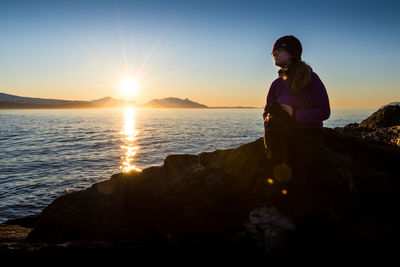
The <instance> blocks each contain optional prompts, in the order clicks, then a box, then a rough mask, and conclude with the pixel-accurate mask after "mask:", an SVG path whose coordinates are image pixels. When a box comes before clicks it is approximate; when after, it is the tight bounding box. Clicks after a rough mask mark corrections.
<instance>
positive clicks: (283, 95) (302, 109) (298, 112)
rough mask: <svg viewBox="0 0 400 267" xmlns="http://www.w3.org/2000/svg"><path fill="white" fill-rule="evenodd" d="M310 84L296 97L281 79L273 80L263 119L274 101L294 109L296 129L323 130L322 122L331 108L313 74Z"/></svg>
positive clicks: (322, 86)
mask: <svg viewBox="0 0 400 267" xmlns="http://www.w3.org/2000/svg"><path fill="white" fill-rule="evenodd" d="M311 78H312V80H311V82H310V84H309V85H308V86H307V87H306V88H305V89H304V91H303V92H301V93H300V94H298V95H294V94H291V93H290V92H289V89H288V88H287V87H286V86H285V84H284V81H283V79H282V78H281V77H279V78H277V79H275V80H274V81H273V82H272V84H271V87H270V88H269V91H268V95H267V101H266V105H265V107H264V112H263V119H264V120H265V117H266V116H267V114H268V111H269V107H270V106H271V104H272V103H273V102H274V101H277V102H278V103H280V104H287V105H291V106H292V108H293V109H294V125H295V127H298V128H321V129H322V128H323V124H322V121H324V120H326V119H328V118H329V116H330V115H331V108H330V105H329V98H328V93H327V92H326V88H325V86H324V84H323V83H322V81H321V79H320V78H319V77H318V75H317V74H316V73H315V72H312V74H311Z"/></svg>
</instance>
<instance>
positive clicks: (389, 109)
mask: <svg viewBox="0 0 400 267" xmlns="http://www.w3.org/2000/svg"><path fill="white" fill-rule="evenodd" d="M398 125H400V105H388V106H385V107H383V108H381V109H379V110H377V111H376V112H374V113H373V114H372V115H371V116H369V117H368V118H366V119H365V120H363V121H362V122H361V123H360V126H361V127H368V128H381V127H391V126H398Z"/></svg>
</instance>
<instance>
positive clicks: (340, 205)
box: [14, 115, 400, 264]
mask: <svg viewBox="0 0 400 267" xmlns="http://www.w3.org/2000/svg"><path fill="white" fill-rule="evenodd" d="M387 116H389V115H387ZM389 117H390V116H389ZM386 125H388V124H386ZM390 127H398V126H390ZM365 129H366V128H364V127H360V126H359V125H358V124H352V125H347V126H345V127H342V128H335V129H331V128H324V135H325V146H326V147H325V148H324V154H323V155H324V157H323V163H322V165H323V166H321V168H320V170H321V171H320V173H318V176H317V177H316V178H315V180H313V181H310V183H309V185H310V186H309V187H308V188H307V192H306V194H307V195H312V196H313V200H314V202H313V203H311V204H310V208H309V213H308V217H307V220H306V221H302V222H301V223H299V222H298V221H297V219H296V216H295V211H296V210H297V208H298V207H299V205H300V204H299V203H297V201H296V200H295V199H292V198H291V196H292V194H291V193H292V192H291V191H289V192H288V193H287V195H284V194H282V189H284V188H287V185H288V184H285V183H279V182H277V181H275V182H274V183H268V182H267V181H268V178H273V177H269V176H268V175H269V173H271V172H270V170H268V167H267V166H269V164H267V163H268V161H267V159H266V152H265V148H264V140H263V138H262V137H261V138H259V139H257V140H254V141H253V142H250V143H247V144H243V145H241V146H239V147H237V148H233V149H225V150H216V151H213V152H202V153H200V154H198V155H189V154H182V155H169V156H167V157H166V159H165V160H164V164H163V165H162V166H152V167H149V168H146V169H144V170H143V171H142V172H136V171H133V172H131V173H129V174H123V173H119V174H114V175H112V177H111V179H110V180H107V181H102V182H100V183H96V184H94V185H93V186H92V187H90V188H88V189H86V190H82V191H78V192H73V193H68V194H66V195H63V196H61V197H59V198H57V199H56V200H54V201H53V202H52V203H51V204H50V205H49V206H47V207H46V208H45V209H44V210H43V211H42V213H41V214H40V216H39V217H38V219H37V221H36V224H35V227H34V229H33V230H32V231H29V234H28V235H27V239H26V241H28V242H29V243H27V242H25V245H26V246H29V245H28V244H31V245H32V246H34V245H35V244H38V243H41V244H43V243H44V244H52V243H53V244H75V247H79V248H81V249H82V251H85V248H93V246H94V245H93V244H94V243H93V242H95V244H96V245H95V246H94V247H95V248H94V251H97V252H98V251H101V254H102V255H105V254H107V253H109V254H114V253H118V252H121V251H124V252H126V251H130V252H129V253H132V251H139V250H140V248H143V250H141V252H143V251H146V252H147V253H148V254H146V255H152V254H157V253H159V252H160V251H168V253H169V255H172V254H174V253H176V254H174V255H177V257H183V255H185V256H187V257H188V258H190V257H192V256H193V257H197V258H199V257H200V258H201V259H206V258H209V257H211V255H213V256H218V257H219V258H220V259H221V260H222V262H225V263H226V262H228V260H232V262H236V263H237V262H238V261H239V260H243V262H244V263H249V262H251V261H254V262H256V261H262V262H264V263H283V262H288V261H291V260H293V261H294V262H298V261H302V260H304V261H306V260H307V261H308V262H314V261H315V262H318V261H320V260H321V259H323V260H324V261H329V262H331V263H337V264H338V263H352V264H354V263H371V262H372V261H375V260H376V261H379V262H380V263H382V262H383V261H385V260H388V259H389V258H391V257H392V256H394V255H396V254H395V253H394V247H392V245H391V244H392V243H393V242H396V241H397V236H398V234H399V231H398V224H399V219H397V217H398V216H397V209H398V207H399V204H400V194H399V193H400V180H399V179H398V178H399V173H400V172H399V171H400V165H399V164H397V163H398V162H399V160H400V149H399V146H398V145H396V144H393V143H390V142H387V141H384V140H374V139H373V138H370V136H371V135H360V134H359V133H360V131H361V132H362V131H364V130H365ZM368 129H369V130H368V131H369V132H368V133H369V134H373V133H374V132H378V131H380V130H381V129H383V128H368ZM365 131H366V130H365ZM295 179H296V176H294V177H293V179H292V180H295ZM289 183H291V181H289ZM14 222H15V221H14ZM30 225H32V224H30ZM71 242H72V243H71ZM79 242H83V243H79ZM96 242H97V243H96ZM102 242H103V243H102ZM101 244H103V245H101ZM104 244H109V245H104ZM58 248H59V247H58ZM46 251H51V249H49V248H48V247H47V249H44V248H42V249H41V253H42V254H46ZM63 251H64V252H65V253H66V254H68V253H69V252H71V249H70V245H68V246H65V250H63ZM156 251H157V252H156ZM64 252H63V253H64ZM127 253H128V252H127ZM129 253H128V254H129ZM189 255H190V256H189Z"/></svg>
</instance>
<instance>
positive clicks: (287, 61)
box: [271, 35, 312, 93]
mask: <svg viewBox="0 0 400 267" xmlns="http://www.w3.org/2000/svg"><path fill="white" fill-rule="evenodd" d="M302 52H303V48H302V45H301V43H300V41H299V39H297V38H296V37H294V36H293V35H286V36H283V37H281V38H279V39H278V40H276V41H275V43H274V46H273V48H272V52H271V56H272V57H273V58H274V61H275V65H276V66H278V67H280V68H281V69H280V70H279V71H278V73H279V76H281V77H282V79H283V80H284V81H285V83H286V84H287V86H288V87H289V89H290V91H291V92H292V93H299V92H301V90H302V89H304V88H305V87H306V86H307V85H308V84H309V83H310V82H311V73H312V68H311V67H310V66H309V65H308V64H307V63H306V62H304V61H303V60H302V59H301V53H302Z"/></svg>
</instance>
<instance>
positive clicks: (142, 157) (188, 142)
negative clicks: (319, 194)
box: [0, 108, 377, 222]
mask: <svg viewBox="0 0 400 267" xmlns="http://www.w3.org/2000/svg"><path fill="white" fill-rule="evenodd" d="M376 110H377V109H332V113H331V116H330V118H329V119H328V120H326V121H324V126H325V127H331V128H333V127H341V126H344V125H346V124H348V123H353V122H357V123H358V122H361V121H362V120H363V119H365V118H367V117H368V116H369V115H371V114H372V113H373V112H375V111H376ZM262 112H263V109H261V108H260V109H251V108H249V109H247V108H243V109H133V108H110V109H20V110H0V222H3V221H5V220H8V219H13V218H18V217H22V216H27V215H31V214H35V213H39V212H41V210H42V209H43V208H44V207H46V206H47V205H48V204H50V203H51V202H52V201H53V200H54V199H56V198H57V197H59V196H61V195H63V194H65V193H68V192H73V191H77V190H80V189H84V188H87V187H90V186H91V185H92V184H94V183H96V182H99V181H101V180H105V179H109V178H110V176H111V175H112V174H114V173H119V172H123V171H126V170H129V169H134V168H137V169H144V168H147V167H150V166H153V165H162V164H163V161H164V159H165V157H166V156H167V155H170V154H196V155H197V154H199V153H201V152H203V151H214V150H216V149H229V148H234V147H237V146H239V145H241V144H244V143H248V142H251V141H254V140H256V139H258V138H260V137H262V136H263V135H264V126H263V119H262Z"/></svg>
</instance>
